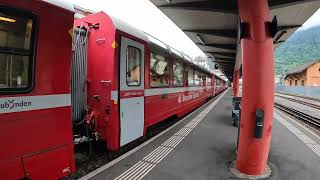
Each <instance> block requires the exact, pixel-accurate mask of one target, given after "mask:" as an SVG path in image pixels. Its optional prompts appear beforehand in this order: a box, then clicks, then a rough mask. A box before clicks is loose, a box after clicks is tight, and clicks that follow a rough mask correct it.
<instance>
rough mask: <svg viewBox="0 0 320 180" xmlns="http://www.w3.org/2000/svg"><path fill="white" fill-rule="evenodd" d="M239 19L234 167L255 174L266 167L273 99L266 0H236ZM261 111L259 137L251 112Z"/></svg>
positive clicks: (272, 74)
mask: <svg viewBox="0 0 320 180" xmlns="http://www.w3.org/2000/svg"><path fill="white" fill-rule="evenodd" d="M238 5H239V13H240V18H241V20H242V22H245V23H248V24H249V26H247V28H245V29H246V31H245V36H244V38H243V39H242V40H241V46H242V59H243V64H242V66H243V83H242V87H243V88H242V89H243V90H242V111H241V124H240V141H239V148H238V156H237V163H236V167H237V169H238V170H239V171H240V172H242V173H245V174H250V175H259V174H263V173H265V171H266V165H267V160H268V154H269V148H270V140H271V130H272V120H273V103H274V61H273V59H274V54H273V41H272V37H271V36H270V34H269V32H268V28H267V26H266V22H268V21H270V20H269V7H268V1H267V0H259V1H256V0H239V1H238ZM258 108H259V109H262V110H263V111H264V127H263V135H262V138H258V139H257V138H254V129H255V124H256V123H255V112H256V110H257V109H258Z"/></svg>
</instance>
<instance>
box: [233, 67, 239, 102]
mask: <svg viewBox="0 0 320 180" xmlns="http://www.w3.org/2000/svg"><path fill="white" fill-rule="evenodd" d="M239 76H240V74H239V70H235V71H234V74H233V96H234V97H239Z"/></svg>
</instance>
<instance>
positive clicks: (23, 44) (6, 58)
mask: <svg viewBox="0 0 320 180" xmlns="http://www.w3.org/2000/svg"><path fill="white" fill-rule="evenodd" d="M0 17H1V18H0V91H2V92H3V91H5V92H7V91H13V90H14V91H22V90H27V89H29V88H31V86H32V80H33V79H32V76H33V56H34V54H33V49H34V48H33V44H34V41H35V37H34V28H35V27H34V17H33V16H32V15H31V14H25V13H21V12H18V11H17V10H16V9H15V10H12V9H10V8H9V7H7V6H0Z"/></svg>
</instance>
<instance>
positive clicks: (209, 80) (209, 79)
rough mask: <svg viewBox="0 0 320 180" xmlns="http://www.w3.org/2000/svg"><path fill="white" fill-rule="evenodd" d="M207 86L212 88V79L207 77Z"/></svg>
mask: <svg viewBox="0 0 320 180" xmlns="http://www.w3.org/2000/svg"><path fill="white" fill-rule="evenodd" d="M207 86H211V77H210V76H207Z"/></svg>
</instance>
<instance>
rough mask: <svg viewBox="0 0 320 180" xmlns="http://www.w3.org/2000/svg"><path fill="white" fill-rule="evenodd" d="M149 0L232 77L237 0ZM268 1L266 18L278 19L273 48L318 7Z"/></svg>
mask: <svg viewBox="0 0 320 180" xmlns="http://www.w3.org/2000/svg"><path fill="white" fill-rule="evenodd" d="M151 2H152V3H153V4H154V5H156V6H157V7H158V8H159V9H160V10H161V11H162V12H163V13H164V14H165V15H167V16H168V17H169V18H170V19H171V20H172V21H173V22H174V23H175V24H176V25H177V26H178V27H180V29H181V30H182V31H184V32H185V34H186V35H187V36H188V37H189V38H190V39H191V40H192V41H193V42H194V43H195V44H197V45H198V46H199V48H200V49H201V50H202V51H203V52H204V53H206V54H207V56H213V57H214V59H215V61H216V63H218V64H219V68H220V70H221V71H222V72H223V73H224V74H225V76H226V77H227V78H228V79H229V80H230V81H231V80H232V78H233V72H234V68H237V69H240V65H241V55H239V47H238V46H239V38H238V27H239V25H238V23H239V14H238V3H237V2H238V1H237V0H206V1H204V0H151ZM268 3H269V8H270V21H271V20H272V18H273V17H274V16H276V17H277V22H278V29H279V31H278V33H277V34H276V35H275V37H274V46H275V48H276V47H277V46H279V45H280V44H281V43H283V42H285V41H286V39H287V38H288V37H289V36H290V35H291V34H292V33H293V32H294V31H295V30H297V29H298V28H299V27H300V26H302V24H303V23H304V22H305V21H306V20H307V19H308V18H309V17H310V16H312V15H313V14H314V13H315V11H317V10H318V8H319V7H320V1H315V0H269V1H268ZM237 49H238V51H237ZM237 52H238V53H237ZM237 54H238V56H237ZM237 57H238V58H237ZM239 58H240V60H239ZM236 59H237V60H236ZM239 61H240V65H239V63H238V62H239Z"/></svg>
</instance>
